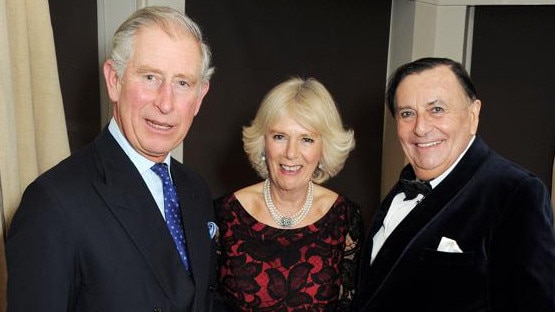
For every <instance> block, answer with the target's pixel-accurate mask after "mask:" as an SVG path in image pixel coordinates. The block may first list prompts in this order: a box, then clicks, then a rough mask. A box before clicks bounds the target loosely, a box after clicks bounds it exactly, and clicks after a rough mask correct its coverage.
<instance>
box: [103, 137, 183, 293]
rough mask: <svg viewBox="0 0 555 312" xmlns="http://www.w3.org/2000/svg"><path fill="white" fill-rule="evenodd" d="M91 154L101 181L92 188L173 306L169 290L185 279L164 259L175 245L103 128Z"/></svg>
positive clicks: (177, 262)
mask: <svg viewBox="0 0 555 312" xmlns="http://www.w3.org/2000/svg"><path fill="white" fill-rule="evenodd" d="M95 150H96V152H97V156H98V158H97V164H98V166H99V170H100V171H101V173H103V174H104V181H103V182H95V183H94V187H95V188H96V190H97V191H98V193H99V194H100V196H101V197H102V198H103V199H104V201H105V202H106V205H107V206H108V207H109V209H110V210H111V211H112V213H113V214H114V216H115V217H116V218H117V219H118V221H119V223H120V224H121V226H122V228H123V229H124V231H125V232H126V233H127V235H129V237H130V238H131V240H132V241H133V243H134V244H135V246H136V247H137V249H139V251H140V253H141V254H142V255H143V257H144V260H145V261H146V262H147V263H148V265H149V266H150V268H151V269H152V271H153V273H154V276H156V278H157V280H158V282H159V284H160V286H161V288H162V289H163V290H164V292H165V293H166V295H167V296H168V298H169V299H170V301H172V302H175V300H176V298H177V297H176V294H175V293H173V291H172V289H176V287H175V285H179V283H180V282H179V280H183V279H188V277H187V273H186V271H185V269H184V267H183V265H182V264H181V262H180V260H179V257H178V256H177V255H176V256H175V257H168V255H171V254H175V253H176V251H175V245H174V243H173V240H172V238H171V236H170V234H169V231H168V229H167V227H166V224H165V222H164V219H163V217H162V215H161V214H160V212H159V210H158V209H157V207H156V203H155V201H154V199H153V197H152V195H151V194H150V192H149V191H148V188H147V186H146V184H145V183H144V182H143V179H142V177H141V175H140V174H139V172H138V171H137V170H136V168H135V166H134V165H133V163H132V162H131V161H130V160H129V158H128V157H127V155H126V154H125V153H124V152H123V150H122V149H121V148H120V147H119V146H118V144H117V142H116V141H115V140H114V139H113V137H112V136H111V134H110V133H109V131H108V130H107V128H106V129H105V130H104V131H103V133H102V134H101V135H100V136H99V138H98V139H97V140H96V141H95ZM137 261H140V259H137ZM180 268H181V269H180Z"/></svg>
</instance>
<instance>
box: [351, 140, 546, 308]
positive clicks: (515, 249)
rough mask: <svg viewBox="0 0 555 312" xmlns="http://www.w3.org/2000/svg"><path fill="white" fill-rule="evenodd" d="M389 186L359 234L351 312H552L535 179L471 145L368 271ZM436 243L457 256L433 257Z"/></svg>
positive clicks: (542, 196) (541, 199)
mask: <svg viewBox="0 0 555 312" xmlns="http://www.w3.org/2000/svg"><path fill="white" fill-rule="evenodd" d="M407 174H408V175H413V176H414V172H413V170H412V168H411V166H410V165H408V166H407V167H405V168H404V169H403V173H402V175H407ZM398 188H399V185H396V186H395V187H394V188H393V189H392V191H391V192H390V193H389V194H388V196H387V197H386V198H385V199H384V202H383V203H382V205H381V207H380V209H379V211H378V212H377V214H376V216H375V220H374V221H373V224H372V226H371V228H370V230H369V233H368V236H367V239H366V246H365V247H363V255H362V257H361V262H360V266H359V271H360V273H359V282H358V287H357V294H356V296H357V298H356V302H355V309H354V311H369V312H370V311H371V312H382V311H395V312H398V311H419V312H420V311H442V312H447V311H522V312H529V311H535V312H538V311H551V312H553V311H555V235H554V232H553V213H552V208H551V204H550V198H549V194H548V192H547V189H546V188H545V185H543V183H542V182H541V181H540V180H539V179H538V178H537V177H535V176H534V175H532V174H531V173H529V172H527V171H526V170H524V169H522V168H521V167H519V166H517V165H515V164H514V163H511V162H509V161H508V160H506V159H504V158H502V157H500V156H499V155H497V154H496V153H494V152H493V151H492V150H491V149H489V147H488V146H487V145H486V144H485V143H484V142H483V141H482V140H481V139H480V138H479V137H477V138H476V139H475V141H474V143H473V144H472V146H471V147H470V149H469V150H468V151H467V153H466V154H465V155H464V156H463V158H462V159H461V161H460V162H459V163H458V164H457V166H456V167H455V168H454V170H453V171H452V172H451V173H450V174H449V175H448V176H447V177H446V178H445V179H444V180H443V181H442V182H441V183H440V184H438V185H437V186H436V187H435V188H434V189H433V191H432V192H431V194H429V195H428V196H427V197H426V198H424V199H423V200H422V201H421V202H420V203H419V204H418V205H417V206H416V207H415V208H414V210H413V211H412V212H411V213H410V214H409V215H408V216H407V217H406V218H405V219H404V220H403V221H402V222H401V223H400V224H399V226H398V227H397V228H396V229H395V230H394V231H393V233H391V235H390V236H389V238H388V239H387V240H386V242H385V244H384V245H383V247H382V248H381V250H380V251H379V253H378V254H377V256H376V259H375V260H374V262H373V264H372V265H370V255H371V249H372V237H373V236H374V234H375V233H376V231H377V230H378V228H379V227H380V226H381V224H382V222H383V219H384V217H385V215H386V212H387V209H388V208H389V205H390V203H391V201H392V199H393V197H395V195H396V194H397V193H398ZM442 237H448V238H450V239H453V240H455V241H457V243H458V245H459V246H460V248H461V249H462V251H463V252H462V253H447V252H439V251H437V247H438V244H439V242H440V240H441V238H442Z"/></svg>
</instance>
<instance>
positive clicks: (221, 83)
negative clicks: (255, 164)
mask: <svg viewBox="0 0 555 312" xmlns="http://www.w3.org/2000/svg"><path fill="white" fill-rule="evenodd" d="M186 11H187V14H189V15H190V16H191V17H192V18H193V19H195V20H196V21H197V22H199V24H200V25H201V26H202V28H203V31H204V33H205V35H206V37H207V41H208V42H209V43H210V45H211V47H212V49H213V54H214V64H215V66H216V74H215V75H214V77H213V79H212V82H211V88H210V91H209V93H208V95H207V97H206V99H205V101H204V104H203V107H202V108H201V112H200V115H199V116H198V117H197V119H196V120H195V123H194V125H193V128H192V130H191V132H190V133H189V135H188V137H187V139H186V142H185V148H184V159H185V162H186V163H188V164H190V165H192V166H193V167H195V168H197V169H199V170H200V171H201V172H202V174H203V175H204V176H205V177H206V178H207V179H208V181H209V183H210V185H211V186H212V189H213V191H214V195H215V196H219V195H222V194H223V193H225V192H229V191H233V190H236V189H238V188H241V187H244V186H247V185H249V184H252V183H254V182H257V181H260V178H258V177H257V176H256V175H255V173H254V171H253V170H252V169H251V167H250V165H249V163H248V160H247V158H246V156H245V154H244V152H243V147H242V142H241V128H242V126H244V125H248V124H249V123H250V121H251V119H252V118H253V117H254V114H255V113H256V109H257V107H258V105H259V103H260V101H261V100H262V97H263V95H264V94H265V93H266V92H267V91H269V90H270V88H271V87H273V86H274V85H276V84H277V83H279V82H281V81H283V80H284V79H286V78H288V77H290V76H293V75H299V76H303V77H315V78H317V79H318V80H320V81H321V82H322V83H324V85H325V86H326V87H327V88H328V89H329V90H330V92H331V93H332V95H333V96H334V98H335V100H336V102H337V104H338V107H339V110H340V112H341V114H342V116H343V119H344V122H345V123H346V125H347V126H348V127H351V128H354V130H355V136H356V140H357V146H356V149H355V151H354V152H353V153H352V154H351V156H350V158H349V159H348V160H347V163H346V166H345V168H344V170H343V171H342V172H341V173H340V174H339V175H338V176H337V177H336V178H333V179H332V180H330V182H329V183H327V186H329V187H330V188H332V189H335V190H338V191H340V192H342V193H344V194H345V195H347V196H348V197H350V198H351V199H353V200H355V201H357V202H358V203H360V204H361V205H362V206H363V213H364V215H365V216H366V217H367V218H368V217H369V216H370V214H371V213H373V211H374V209H376V206H377V204H378V202H379V194H380V192H379V190H380V168H381V150H382V149H381V141H382V128H383V121H382V119H383V104H382V103H383V98H384V97H383V93H384V83H385V82H384V81H385V76H386V64H387V49H388V36H389V16H390V4H389V1H366V0H364V1H362V0H361V1H353V0H351V1H345V0H304V1H298V0H282V1H271V2H270V1H259V0H234V1H206V0H187V3H186Z"/></svg>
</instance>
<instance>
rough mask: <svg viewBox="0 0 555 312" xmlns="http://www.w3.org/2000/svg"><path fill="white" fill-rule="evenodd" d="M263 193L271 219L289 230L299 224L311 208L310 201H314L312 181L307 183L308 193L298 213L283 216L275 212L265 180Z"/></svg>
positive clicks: (268, 185) (268, 181)
mask: <svg viewBox="0 0 555 312" xmlns="http://www.w3.org/2000/svg"><path fill="white" fill-rule="evenodd" d="M262 190H263V193H264V201H265V202H266V207H268V210H269V211H270V215H272V219H274V221H275V222H276V223H277V224H278V225H279V226H281V227H284V228H289V227H292V226H295V225H296V224H298V223H299V222H301V221H302V220H303V219H304V218H305V217H306V215H307V214H308V212H309V211H310V208H311V207H312V201H313V200H314V184H313V183H312V181H308V192H307V193H306V200H305V202H304V205H303V207H302V208H301V209H299V211H297V212H296V213H295V214H294V215H292V216H284V215H283V214H282V213H281V212H279V210H277V208H276V206H275V205H274V201H273V200H272V195H271V194H270V180H269V179H266V181H264V187H263V188H262Z"/></svg>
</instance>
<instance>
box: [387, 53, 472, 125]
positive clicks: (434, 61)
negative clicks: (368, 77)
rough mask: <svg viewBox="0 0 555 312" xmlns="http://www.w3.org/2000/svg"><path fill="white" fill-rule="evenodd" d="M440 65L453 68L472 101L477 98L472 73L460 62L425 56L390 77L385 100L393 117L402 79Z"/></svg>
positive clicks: (399, 69)
mask: <svg viewBox="0 0 555 312" xmlns="http://www.w3.org/2000/svg"><path fill="white" fill-rule="evenodd" d="M439 66H446V67H448V68H449V69H450V70H451V72H453V74H454V75H455V76H456V77H457V80H458V81H459V83H460V85H461V87H462V88H463V90H464V92H465V94H466V95H467V96H468V98H469V99H471V100H472V101H474V100H476V99H477V96H476V89H475V88H474V84H473V83H472V80H471V79H470V75H468V73H467V71H466V70H465V69H464V67H463V66H462V65H461V64H460V63H458V62H455V61H453V60H451V59H448V58H438V57H425V58H421V59H418V60H416V61H413V62H410V63H407V64H404V65H401V66H400V67H399V68H397V70H396V71H395V72H394V73H393V75H391V77H390V78H389V80H388V82H387V88H386V93H385V100H386V104H387V108H388V109H389V112H390V113H391V115H393V117H395V92H397V87H399V84H400V83H401V81H403V79H405V78H406V77H407V76H409V75H413V74H419V73H421V72H423V71H425V70H429V69H433V68H436V67H439Z"/></svg>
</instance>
